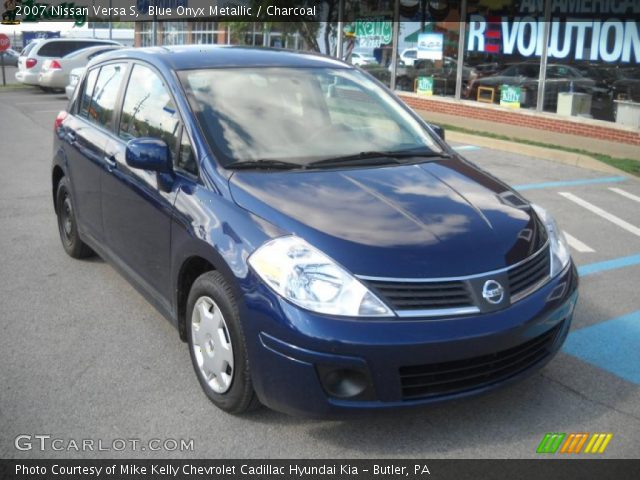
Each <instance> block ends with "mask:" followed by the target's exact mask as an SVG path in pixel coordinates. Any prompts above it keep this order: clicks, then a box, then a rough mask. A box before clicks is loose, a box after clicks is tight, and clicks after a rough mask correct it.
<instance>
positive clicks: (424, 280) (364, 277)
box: [355, 239, 549, 283]
mask: <svg viewBox="0 0 640 480" xmlns="http://www.w3.org/2000/svg"><path fill="white" fill-rule="evenodd" d="M547 248H549V239H547V241H546V242H545V243H544V245H543V246H542V247H541V248H540V249H539V250H538V251H537V252H535V253H533V254H532V255H530V256H528V257H527V258H525V259H524V260H520V261H519V262H517V263H514V264H513V265H509V266H508V267H504V268H499V269H497V270H489V271H488V272H484V273H474V274H471V275H462V276H460V277H431V278H400V277H370V276H368V275H355V277H356V278H358V279H360V280H371V281H373V282H398V283H411V282H416V283H429V282H455V281H456V280H470V279H472V278H480V277H489V276H491V275H496V274H498V273H505V272H508V271H509V270H512V269H514V268H517V267H519V266H520V265H522V264H524V263H526V262H528V261H530V260H532V259H533V258H535V257H537V256H538V255H540V254H541V253H542V252H544V251H545V250H546V249H547Z"/></svg>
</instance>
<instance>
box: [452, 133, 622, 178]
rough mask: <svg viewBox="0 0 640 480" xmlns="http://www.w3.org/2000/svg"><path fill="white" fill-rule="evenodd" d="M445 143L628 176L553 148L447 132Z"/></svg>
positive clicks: (578, 154)
mask: <svg viewBox="0 0 640 480" xmlns="http://www.w3.org/2000/svg"><path fill="white" fill-rule="evenodd" d="M446 137H447V141H449V140H452V141H454V142H462V143H468V144H470V145H476V146H479V147H486V148H492V149H494V150H501V151H503V152H511V153H517V154H520V155H527V156H530V157H535V158H541V159H543V160H549V161H552V162H557V163H563V164H565V165H572V166H574V167H580V168H586V169H588V170H595V171H598V172H606V173H616V174H619V175H625V176H626V175H628V173H627V172H623V171H622V170H619V169H617V168H615V167H612V166H611V165H607V164H606V163H602V162H600V161H598V160H596V159H595V158H591V157H589V156H587V155H583V154H581V153H573V152H565V151H564V150H555V149H553V148H545V147H538V146H536V145H527V144H525V143H518V142H509V141H507V140H498V139H495V138H490V137H483V136H481V135H471V134H469V133H462V132H454V131H447V133H446Z"/></svg>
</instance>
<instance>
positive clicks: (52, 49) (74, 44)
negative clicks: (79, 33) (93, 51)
mask: <svg viewBox="0 0 640 480" xmlns="http://www.w3.org/2000/svg"><path fill="white" fill-rule="evenodd" d="M95 45H105V43H104V42H95V41H78V40H77V41H66V42H63V41H52V42H47V43H45V44H44V45H42V47H40V50H38V55H40V56H41V57H64V56H65V55H68V54H70V53H71V52H75V51H76V50H80V49H81V48H87V47H93V46H95Z"/></svg>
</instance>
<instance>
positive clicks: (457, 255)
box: [54, 47, 577, 414]
mask: <svg viewBox="0 0 640 480" xmlns="http://www.w3.org/2000/svg"><path fill="white" fill-rule="evenodd" d="M111 61H119V62H128V63H130V62H143V63H145V64H147V65H150V66H152V67H153V68H155V69H156V70H157V71H158V72H159V73H160V74H161V75H162V77H163V78H164V79H165V82H166V84H167V85H168V87H169V89H170V91H171V93H172V95H173V96H174V101H175V103H176V106H177V109H178V112H179V113H180V116H181V118H182V121H183V125H184V128H185V129H186V132H187V134H188V135H189V139H190V140H191V144H192V147H193V149H194V151H195V155H196V158H197V159H198V163H199V167H200V176H199V178H197V179H196V178H193V177H191V176H189V175H184V174H182V173H180V172H173V173H171V174H170V175H160V174H158V173H155V172H149V171H144V170H138V169H132V168H130V167H128V166H127V164H126V161H125V158H124V156H125V151H126V144H125V143H124V142H122V141H121V140H120V139H118V138H117V137H116V136H115V135H114V134H113V133H112V132H109V131H105V130H101V129H98V128H96V127H94V126H93V125H91V124H90V123H88V122H87V121H85V120H83V119H81V118H79V117H77V116H76V115H73V114H72V115H69V116H68V117H67V119H65V120H64V122H63V124H62V126H61V127H60V128H59V130H58V131H57V132H56V133H57V135H56V137H55V147H54V168H61V169H62V170H63V171H64V173H65V174H66V175H68V176H69V178H70V180H71V184H72V189H73V195H74V198H75V199H76V203H78V205H79V208H78V209H77V213H78V223H79V231H80V235H81V237H82V239H83V240H84V241H85V242H87V243H88V244H89V245H90V246H91V247H93V248H94V249H95V250H96V251H97V252H98V253H99V254H101V255H102V256H103V257H104V258H106V259H107V260H109V261H110V262H111V263H112V264H113V265H114V266H115V267H116V268H117V269H118V270H119V271H121V272H122V273H123V274H124V275H125V276H127V277H128V278H129V279H130V280H131V281H132V283H133V284H134V286H135V287H136V288H138V289H139V290H140V291H141V292H142V293H143V294H144V295H145V296H146V297H147V298H148V299H149V300H150V301H151V302H152V303H153V304H154V305H155V306H156V307H157V308H158V309H159V311H161V312H162V313H163V315H164V316H166V317H167V318H168V319H169V320H170V321H171V322H172V323H174V325H176V326H179V324H180V321H181V320H183V318H181V316H182V315H183V313H184V312H180V311H179V308H178V306H179V293H180V285H179V279H180V278H181V271H182V269H183V267H184V265H185V264H186V263H187V262H188V261H189V260H190V259H193V258H202V259H205V260H206V261H207V262H209V263H210V264H211V265H212V266H213V267H214V268H216V269H218V270H219V271H220V272H221V273H222V274H223V275H224V276H225V278H226V279H227V280H228V281H229V283H230V284H231V285H232V287H233V289H234V291H235V292H236V295H237V297H238V300H239V304H240V305H239V306H240V314H241V318H242V322H243V328H244V329H245V336H246V338H247V348H248V355H249V362H250V365H252V369H253V370H252V378H253V383H254V387H255V389H256V393H257V394H258V397H259V398H260V400H261V401H262V402H263V403H265V404H267V405H269V406H270V407H272V408H275V409H278V410H281V411H286V412H290V413H300V414H326V413H330V412H335V411H343V410H352V409H360V408H380V407H396V406H401V405H402V406H407V405H415V404H420V403H431V402H432V401H434V400H433V399H430V400H424V401H411V402H406V401H405V402H403V401H401V398H400V388H399V379H398V375H397V371H398V367H399V366H402V365H412V364H420V363H428V362H442V361H447V360H454V359H461V358H468V357H473V356H476V355H482V354H486V353H490V352H493V351H497V350H499V349H504V348H509V347H512V346H514V345H517V344H519V343H522V342H524V341H526V340H528V339H531V338H533V337H535V336H536V335H539V334H541V333H543V332H544V331H546V330H549V329H550V328H552V327H553V326H554V325H557V324H558V323H559V322H561V321H565V325H564V328H563V334H562V336H561V338H559V339H558V340H557V342H556V346H555V347H554V350H557V349H558V348H559V347H560V344H561V343H562V341H563V340H564V336H565V335H566V332H567V331H568V328H569V325H570V321H571V316H572V312H573V308H574V306H575V302H576V300H577V292H576V285H577V273H576V271H575V267H573V265H571V266H570V267H569V268H567V269H566V270H565V271H564V272H563V273H562V274H561V275H559V276H558V277H556V278H555V279H553V280H551V281H550V282H549V283H548V284H547V285H545V286H544V287H543V288H541V289H540V290H538V291H537V292H535V293H534V294H532V295H530V296H528V297H526V298H525V299H523V300H521V301H519V302H518V303H516V304H514V305H512V306H510V307H508V308H506V309H504V310H500V311H497V312H492V313H491V314H482V315H474V316H469V317H462V318H439V319H420V318H417V319H400V318H389V319H345V318H337V317H331V316H326V315H318V314H314V313H311V312H308V311H305V310H302V309H300V308H298V307H296V306H294V305H292V304H290V303H288V302H286V301H284V300H283V299H282V298H280V297H278V296H277V295H276V294H274V292H273V291H272V290H270V289H269V288H268V287H266V286H265V284H264V283H263V282H262V281H261V280H260V279H259V278H258V277H257V276H256V274H255V273H254V272H253V271H252V270H251V269H250V268H249V267H248V264H247V257H248V256H249V255H250V254H251V253H252V252H253V251H254V250H255V249H256V248H257V247H259V246H260V245H262V244H263V243H264V242H265V241H267V240H269V239H271V238H275V237H278V236H282V235H285V234H291V233H295V234H297V235H299V236H301V237H303V238H305V239H306V240H307V241H309V242H310V243H311V244H313V245H314V246H316V247H318V248H320V249H321V250H323V251H324V252H326V253H327V254H329V255H330V256H331V257H333V258H334V259H336V260H337V261H338V262H339V263H341V264H342V265H343V266H345V267H346V268H347V269H348V270H350V271H351V272H352V273H354V274H358V275H371V276H384V277H434V276H436V277H443V276H459V275H467V274H473V273H479V272H483V271H488V270H495V269H498V268H502V267H504V266H507V265H510V264H513V263H515V262H517V261H519V260H521V259H523V258H526V257H527V256H528V255H530V254H531V253H532V248H533V246H532V245H531V244H530V242H529V241H528V240H526V239H525V238H523V237H522V236H519V232H521V231H522V230H523V229H536V228H539V226H538V224H537V223H536V220H535V216H534V215H532V214H531V213H530V212H531V211H530V209H529V208H521V207H516V206H513V205H510V204H508V203H507V202H505V201H504V200H503V197H501V196H499V194H502V193H504V192H509V191H511V190H510V189H509V187H507V186H506V185H504V184H503V183H502V182H500V181H499V180H497V179H495V178H493V177H491V176H490V175H488V174H487V173H486V172H483V171H481V170H480V169H478V168H477V167H475V166H473V165H472V164H470V163H468V162H467V161H465V160H464V159H462V158H461V157H459V156H457V155H456V154H455V152H453V151H452V150H451V149H448V147H445V148H447V151H448V152H449V153H450V154H451V155H453V157H454V158H452V159H449V160H444V161H437V162H431V163H423V164H416V165H404V166H390V167H371V168H358V169H340V170H317V171H305V172H298V171H291V172H270V173H267V172H262V173H256V172H249V171H243V172H237V173H235V174H234V173H233V172H232V171H230V170H226V169H224V168H222V167H221V166H220V165H219V164H218V163H217V162H216V161H215V158H214V157H213V153H212V152H211V150H210V148H209V147H208V145H207V144H206V142H205V141H204V139H203V136H202V135H201V133H200V131H199V128H198V126H197V123H196V121H195V118H194V116H193V114H192V112H191V111H190V109H189V107H188V103H187V102H186V99H185V98H184V93H183V91H182V88H181V86H180V85H179V83H178V80H177V77H176V74H175V70H179V69H185V68H204V67H212V68H215V67H222V66H229V65H234V66H237V65H250V66H255V65H287V66H296V65H297V66H332V67H336V66H338V67H341V68H349V67H347V66H346V65H345V64H344V63H342V62H339V61H336V60H332V59H327V58H325V57H321V56H317V55H299V54H291V53H285V52H280V51H271V50H267V51H264V50H251V49H242V48H205V49H200V48H195V49H194V48H187V47H177V48H173V49H158V48H154V49H136V50H117V51H114V52H112V53H108V54H106V55H103V56H101V57H100V62H101V63H102V62H111ZM93 65H95V62H94V63H93V64H92V65H90V67H89V68H91V67H92V66H93ZM105 158H107V159H109V158H111V159H115V165H113V163H112V162H105ZM561 282H566V283H567V284H568V285H571V288H567V289H565V290H564V293H563V295H561V296H560V297H559V298H554V299H552V300H550V299H549V295H550V293H551V291H553V289H554V288H555V287H556V286H557V285H558V284H559V283H561ZM549 358H550V357H549ZM545 362H546V360H545ZM545 362H541V363H539V364H537V365H535V366H533V367H532V368H530V369H529V370H528V371H532V370H534V369H535V368H539V367H541V366H542V364H543V363H545ZM317 363H322V364H330V365H342V366H345V365H346V366H348V365H354V366H358V367H361V368H366V369H368V371H369V372H370V373H371V378H372V380H373V384H374V387H375V392H376V395H377V400H375V401H368V402H358V401H346V400H336V399H332V398H330V397H329V396H328V395H327V394H326V393H325V392H324V390H323V388H322V386H321V383H320V381H319V379H318V375H317V374H316V371H315V365H316V364H317ZM526 373H528V372H523V373H520V374H518V375H517V376H516V377H520V376H522V375H525V374H526ZM516 377H514V378H509V379H507V380H504V381H503V382H500V383H499V384H506V383H509V382H511V381H513V380H515V378H516ZM495 386H498V384H494V385H491V386H489V387H486V388H482V389H476V390H472V391H467V392H461V393H459V394H456V395H452V396H449V397H445V398H441V399H442V400H444V399H447V398H453V397H458V396H465V395H470V394H475V393H480V392H481V391H484V390H486V389H488V388H493V387H495Z"/></svg>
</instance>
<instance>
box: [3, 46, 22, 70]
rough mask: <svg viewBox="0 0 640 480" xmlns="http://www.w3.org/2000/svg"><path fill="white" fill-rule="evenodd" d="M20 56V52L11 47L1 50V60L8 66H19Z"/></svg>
mask: <svg viewBox="0 0 640 480" xmlns="http://www.w3.org/2000/svg"><path fill="white" fill-rule="evenodd" d="M19 56H20V54H19V53H18V52H16V51H15V50H13V49H11V48H9V49H7V50H5V51H4V52H0V61H2V63H3V64H4V65H6V66H8V67H17V66H18V57H19Z"/></svg>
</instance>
